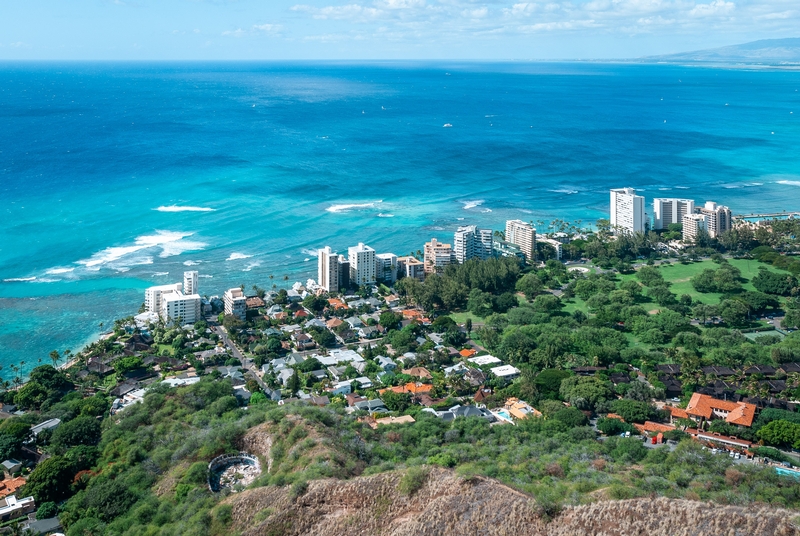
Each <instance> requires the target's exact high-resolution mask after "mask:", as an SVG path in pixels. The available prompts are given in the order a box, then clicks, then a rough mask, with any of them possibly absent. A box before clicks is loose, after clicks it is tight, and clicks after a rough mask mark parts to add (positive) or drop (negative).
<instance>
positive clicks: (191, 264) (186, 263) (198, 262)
mask: <svg viewBox="0 0 800 536" xmlns="http://www.w3.org/2000/svg"><path fill="white" fill-rule="evenodd" d="M201 262H203V261H183V265H184V266H197V265H198V264H200V263H201Z"/></svg>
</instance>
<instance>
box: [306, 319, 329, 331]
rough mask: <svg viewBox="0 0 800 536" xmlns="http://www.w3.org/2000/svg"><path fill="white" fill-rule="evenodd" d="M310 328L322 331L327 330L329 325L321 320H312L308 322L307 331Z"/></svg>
mask: <svg viewBox="0 0 800 536" xmlns="http://www.w3.org/2000/svg"><path fill="white" fill-rule="evenodd" d="M308 328H320V329H327V328H328V325H327V324H326V323H325V321H323V320H320V319H319V318H312V319H311V320H309V321H308V322H306V329H308Z"/></svg>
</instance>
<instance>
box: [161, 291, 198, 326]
mask: <svg viewBox="0 0 800 536" xmlns="http://www.w3.org/2000/svg"><path fill="white" fill-rule="evenodd" d="M201 301H202V298H200V295H199V294H183V293H182V292H173V293H171V294H165V295H164V296H163V298H162V301H161V318H163V319H164V320H165V321H170V320H171V321H174V322H179V323H181V324H194V323H195V322H197V321H198V320H201V319H202V318H203V315H202V307H201Z"/></svg>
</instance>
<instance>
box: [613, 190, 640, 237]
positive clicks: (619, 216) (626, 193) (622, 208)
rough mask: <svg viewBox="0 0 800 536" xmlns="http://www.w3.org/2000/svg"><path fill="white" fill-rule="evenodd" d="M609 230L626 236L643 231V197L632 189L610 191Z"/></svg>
mask: <svg viewBox="0 0 800 536" xmlns="http://www.w3.org/2000/svg"><path fill="white" fill-rule="evenodd" d="M611 229H612V231H614V232H615V233H627V234H632V233H643V232H644V231H645V213H644V197H643V196H641V195H636V190H634V189H633V188H616V189H613V190H611Z"/></svg>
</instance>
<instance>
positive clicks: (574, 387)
mask: <svg viewBox="0 0 800 536" xmlns="http://www.w3.org/2000/svg"><path fill="white" fill-rule="evenodd" d="M559 393H560V394H561V398H562V399H563V400H566V401H567V402H569V403H570V404H571V405H573V406H575V407H576V408H578V409H585V410H594V408H595V406H596V405H597V403H598V402H601V401H604V400H609V399H610V398H613V396H614V393H613V391H612V390H611V385H610V383H609V382H608V381H606V380H603V379H601V378H598V377H597V376H572V377H570V378H565V379H564V380H563V381H562V382H561V388H560V390H559Z"/></svg>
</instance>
